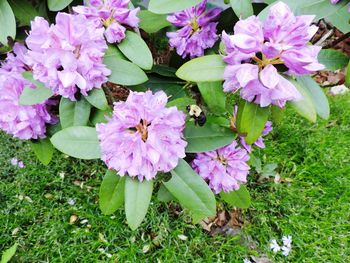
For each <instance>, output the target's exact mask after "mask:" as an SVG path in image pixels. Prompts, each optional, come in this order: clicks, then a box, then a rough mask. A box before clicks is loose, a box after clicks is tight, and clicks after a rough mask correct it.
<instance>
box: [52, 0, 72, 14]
mask: <svg viewBox="0 0 350 263" xmlns="http://www.w3.org/2000/svg"><path fill="white" fill-rule="evenodd" d="M71 2H73V0H47V5H48V7H49V10H50V11H60V10H62V9H64V8H66V7H67V6H68V5H69V4H70V3H71Z"/></svg>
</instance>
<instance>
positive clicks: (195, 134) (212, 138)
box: [184, 121, 236, 153]
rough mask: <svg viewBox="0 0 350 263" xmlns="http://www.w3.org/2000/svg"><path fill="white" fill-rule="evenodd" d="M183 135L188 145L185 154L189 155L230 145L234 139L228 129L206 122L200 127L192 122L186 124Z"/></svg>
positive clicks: (234, 135)
mask: <svg viewBox="0 0 350 263" xmlns="http://www.w3.org/2000/svg"><path fill="white" fill-rule="evenodd" d="M184 135H185V138H186V141H187V143H188V144H187V148H186V152H189V153H200V152H206V151H212V150H215V149H217V148H220V147H222V146H225V145H228V144H230V143H231V142H232V141H233V140H234V139H235V138H236V134H235V133H233V131H231V130H230V129H228V128H225V127H221V126H219V125H217V124H213V123H209V122H208V121H207V122H206V124H205V125H204V126H202V127H200V126H196V125H195V124H194V123H193V122H188V123H186V129H185V132H184Z"/></svg>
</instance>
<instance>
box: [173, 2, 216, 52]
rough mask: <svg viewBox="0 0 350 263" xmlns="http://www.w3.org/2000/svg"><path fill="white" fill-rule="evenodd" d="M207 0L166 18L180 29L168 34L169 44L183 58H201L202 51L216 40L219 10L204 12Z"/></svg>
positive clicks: (211, 45)
mask: <svg viewBox="0 0 350 263" xmlns="http://www.w3.org/2000/svg"><path fill="white" fill-rule="evenodd" d="M206 4H207V0H204V1H203V2H201V3H200V4H199V5H197V6H195V7H191V8H188V9H186V10H184V11H181V12H177V13H174V14H173V15H171V16H168V21H169V22H171V23H172V24H173V25H174V26H176V27H181V29H179V30H178V31H176V32H168V33H167V36H168V38H169V44H170V46H171V47H173V48H176V51H177V53H178V54H179V55H180V56H182V57H183V58H185V57H187V56H190V57H191V58H194V57H200V56H203V54H204V50H205V49H207V48H211V47H213V46H214V44H215V42H216V41H217V40H218V38H219V37H218V35H217V34H216V26H217V24H218V23H217V22H215V21H216V20H217V19H218V17H219V15H220V13H221V9H220V8H213V9H210V10H208V11H207V12H206V10H205V8H206Z"/></svg>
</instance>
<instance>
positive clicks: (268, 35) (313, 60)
mask: <svg viewBox="0 0 350 263" xmlns="http://www.w3.org/2000/svg"><path fill="white" fill-rule="evenodd" d="M313 19H314V16H295V15H294V14H293V13H292V12H291V10H290V9H289V7H288V6H287V5H286V4H284V3H282V2H278V3H276V4H275V5H273V6H272V7H271V8H270V11H269V15H268V17H267V19H266V21H265V22H264V23H262V22H261V21H260V20H259V19H258V18H257V17H255V16H251V17H249V18H247V19H245V20H241V21H239V22H238V23H237V24H236V25H235V27H234V35H232V36H229V35H227V34H226V33H225V32H223V34H222V41H223V43H224V45H225V53H226V54H225V56H224V61H225V62H226V63H227V64H228V65H227V67H226V69H225V73H224V79H225V83H224V90H225V91H226V92H236V91H238V90H241V91H240V95H241V97H242V98H243V99H245V100H247V101H250V102H254V103H257V104H260V106H261V107H266V106H268V105H270V104H273V105H277V106H279V107H284V106H285V103H286V102H287V101H295V100H300V99H302V96H301V95H300V93H299V92H298V90H297V89H296V88H295V87H294V85H293V84H292V83H291V82H289V81H288V80H287V79H285V78H284V77H283V76H281V75H280V74H279V73H278V72H277V68H276V67H275V65H285V66H286V67H287V68H288V69H289V70H288V71H287V74H293V75H305V74H310V73H312V72H314V71H318V70H322V69H324V66H323V65H322V64H320V63H318V61H317V55H318V53H319V51H320V49H321V48H320V47H316V46H310V45H308V42H309V41H310V39H311V38H312V36H313V35H314V34H315V33H316V31H317V27H316V26H313V25H311V22H312V20H313Z"/></svg>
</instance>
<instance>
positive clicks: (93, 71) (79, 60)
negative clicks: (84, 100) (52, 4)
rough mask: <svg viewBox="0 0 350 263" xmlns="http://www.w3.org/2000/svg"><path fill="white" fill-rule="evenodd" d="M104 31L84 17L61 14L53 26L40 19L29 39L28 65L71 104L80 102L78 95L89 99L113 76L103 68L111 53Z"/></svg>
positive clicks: (37, 78) (39, 77) (35, 23)
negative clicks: (89, 95)
mask: <svg viewBox="0 0 350 263" xmlns="http://www.w3.org/2000/svg"><path fill="white" fill-rule="evenodd" d="M103 31H104V30H103V28H96V26H95V25H94V23H93V22H92V21H90V20H88V19H87V18H86V17H85V16H83V15H71V14H66V13H58V14H57V16H56V24H53V25H51V26H50V25H49V23H48V22H47V21H46V20H45V19H44V18H42V17H36V18H35V19H34V21H32V23H31V31H30V32H29V35H28V37H27V39H26V44H27V46H28V48H29V51H28V54H27V56H26V63H27V64H28V66H29V67H30V68H31V69H32V71H33V77H34V79H36V80H39V81H40V82H42V83H44V84H45V85H46V86H47V87H48V88H50V89H51V90H52V91H53V92H54V94H56V95H61V96H63V97H65V98H69V99H71V100H76V98H75V95H76V93H77V92H80V93H81V94H82V95H84V96H87V95H88V91H90V90H92V89H93V88H101V85H102V84H103V83H104V82H106V81H107V76H108V75H109V74H110V73H111V72H110V70H109V69H107V67H106V65H104V64H103V57H104V54H105V51H106V50H107V44H106V42H105V39H104V37H103Z"/></svg>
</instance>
